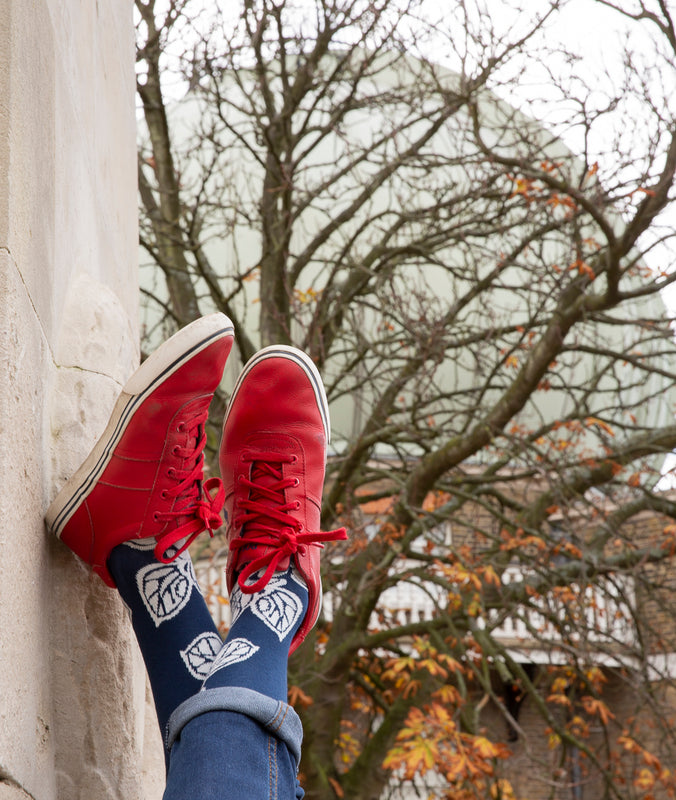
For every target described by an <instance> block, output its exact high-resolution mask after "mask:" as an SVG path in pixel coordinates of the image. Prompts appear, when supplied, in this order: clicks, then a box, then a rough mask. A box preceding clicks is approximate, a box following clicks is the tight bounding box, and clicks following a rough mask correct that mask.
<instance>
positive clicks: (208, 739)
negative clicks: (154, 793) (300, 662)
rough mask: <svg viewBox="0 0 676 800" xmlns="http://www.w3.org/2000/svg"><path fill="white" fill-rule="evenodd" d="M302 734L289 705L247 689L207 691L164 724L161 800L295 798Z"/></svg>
mask: <svg viewBox="0 0 676 800" xmlns="http://www.w3.org/2000/svg"><path fill="white" fill-rule="evenodd" d="M302 739H303V729H302V726H301V723H300V719H299V718H298V715H297V714H296V712H295V711H294V710H293V708H292V707H291V706H289V705H287V704H286V703H282V702H280V701H278V700H274V699H273V698H271V697H266V696H265V695H262V694H259V693H258V692H254V691H252V690H251V689H243V688H238V687H226V688H221V689H207V690H206V691H203V692H199V693H198V694H196V695H193V696H192V697H189V698H188V699H187V700H186V701H185V702H183V703H182V704H181V705H180V706H179V707H178V708H177V709H176V710H175V711H174V713H173V714H172V715H171V717H170V718H169V722H168V723H167V731H166V740H165V745H166V748H167V750H168V751H169V753H170V755H169V770H168V773H167V788H166V789H165V792H164V796H163V800H294V799H296V800H300V798H302V797H303V796H304V792H303V790H302V789H301V787H300V784H299V783H298V778H297V772H298V762H299V761H300V746H301V742H302Z"/></svg>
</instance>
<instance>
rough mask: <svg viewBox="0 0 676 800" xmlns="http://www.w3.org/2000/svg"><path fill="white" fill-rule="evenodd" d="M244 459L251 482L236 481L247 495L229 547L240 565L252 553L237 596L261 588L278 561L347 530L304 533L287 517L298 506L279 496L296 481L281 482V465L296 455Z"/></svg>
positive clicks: (240, 505) (342, 535)
mask: <svg viewBox="0 0 676 800" xmlns="http://www.w3.org/2000/svg"><path fill="white" fill-rule="evenodd" d="M244 460H245V461H250V462H253V468H252V471H251V478H250V479H249V478H244V477H242V478H240V488H244V489H249V496H248V497H247V498H245V499H243V500H240V501H239V502H238V506H237V507H238V511H241V512H243V513H238V515H237V517H235V519H234V520H233V525H234V527H235V528H236V529H239V528H242V533H241V535H240V536H239V537H238V538H236V539H233V540H232V541H231V542H230V550H231V551H232V553H233V555H236V557H237V558H238V560H240V561H241V560H242V555H241V554H242V551H243V550H246V549H247V548H251V549H253V548H255V550H254V554H253V558H252V559H251V560H250V561H249V562H248V563H247V564H246V566H245V567H244V569H243V570H242V571H241V572H240V574H239V577H238V579H237V582H238V584H239V587H240V589H241V590H242V591H243V592H245V593H246V594H253V593H254V592H259V591H261V589H263V588H264V587H265V586H266V585H267V583H268V581H269V580H270V578H271V577H272V576H273V575H274V573H275V570H276V569H277V565H278V564H279V562H280V561H282V560H283V559H286V558H290V557H291V556H293V555H295V554H296V553H299V554H300V555H305V553H306V552H307V548H308V547H312V546H315V547H323V543H324V542H328V541H338V540H344V539H347V531H346V530H345V528H338V529H337V530H334V531H327V532H325V533H324V532H321V531H304V530H303V526H302V524H301V523H300V522H299V521H298V519H296V517H294V516H293V513H292V512H294V511H298V510H299V509H300V502H299V501H297V500H295V501H290V502H286V501H285V496H284V491H285V489H289V488H291V487H293V486H298V478H294V477H291V476H288V477H285V476H284V468H283V465H284V464H292V463H294V462H295V461H296V456H283V455H280V454H279V453H257V454H256V456H255V458H254V457H253V456H251V457H249V458H248V457H247V456H246V455H245V457H244ZM244 528H246V530H244ZM261 550H262V552H260V551H261ZM244 558H246V556H244ZM262 569H264V570H265V571H264V573H263V575H261V576H260V577H259V578H258V580H256V581H255V582H254V583H251V584H250V583H247V581H248V579H249V578H250V577H251V575H253V573H255V572H258V571H259V570H262Z"/></svg>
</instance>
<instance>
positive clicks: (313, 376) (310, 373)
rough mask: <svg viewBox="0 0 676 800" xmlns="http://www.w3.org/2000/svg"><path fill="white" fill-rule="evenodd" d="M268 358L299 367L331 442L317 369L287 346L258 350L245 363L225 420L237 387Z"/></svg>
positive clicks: (305, 356)
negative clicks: (308, 383) (279, 359)
mask: <svg viewBox="0 0 676 800" xmlns="http://www.w3.org/2000/svg"><path fill="white" fill-rule="evenodd" d="M268 358H286V359H288V360H289V361H293V362H294V363H295V364H298V366H299V367H301V369H302V370H303V371H304V372H305V374H306V375H307V377H308V380H309V381H310V384H311V386H312V388H313V390H314V393H315V398H316V400H317V406H318V408H319V413H320V414H321V418H322V423H323V425H324V434H325V435H326V442H327V444H328V443H329V442H330V441H331V420H330V418H329V401H328V400H327V398H326V391H325V389H324V384H323V383H322V379H321V376H320V374H319V371H318V369H317V367H316V366H315V365H314V362H313V361H312V359H311V358H310V357H309V356H308V355H307V354H306V353H304V352H303V351H302V350H298V349H297V348H295V347H289V346H288V345H285V344H275V345H271V346H270V347H264V348H263V349H262V350H259V351H258V352H257V353H256V354H255V355H254V356H252V357H251V358H250V359H249V360H248V361H247V363H246V364H245V365H244V369H243V370H242V372H241V373H240V376H239V378H238V379H237V383H236V384H235V388H234V389H233V390H232V394H231V395H230V402H229V403H228V408H227V409H226V412H225V420H227V418H228V414H229V412H230V407H231V406H232V404H233V402H234V399H235V397H236V395H237V392H238V391H239V387H240V385H241V383H242V381H243V380H244V378H245V377H246V376H247V375H248V373H249V372H250V371H251V370H252V369H253V368H254V367H255V366H256V365H257V364H260V362H261V361H265V360H266V359H268ZM225 420H224V422H223V425H224V426H225Z"/></svg>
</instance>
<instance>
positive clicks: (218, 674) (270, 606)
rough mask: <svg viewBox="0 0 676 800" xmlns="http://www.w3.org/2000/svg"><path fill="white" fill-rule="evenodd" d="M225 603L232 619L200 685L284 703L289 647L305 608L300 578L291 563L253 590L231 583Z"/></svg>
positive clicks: (286, 692)
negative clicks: (251, 692)
mask: <svg viewBox="0 0 676 800" xmlns="http://www.w3.org/2000/svg"><path fill="white" fill-rule="evenodd" d="M251 580H252V582H253V580H254V577H252V579H251ZM230 607H231V609H232V615H233V621H232V624H231V627H230V630H229V632H228V635H227V637H226V640H225V644H224V645H223V649H222V650H221V652H220V653H219V654H218V656H217V657H216V660H215V661H214V663H213V664H212V666H211V672H210V674H209V677H208V678H207V679H206V681H205V682H204V689H214V688H217V687H222V686H241V687H244V688H247V689H253V690H254V691H256V692H260V693H261V694H264V695H267V696H268V697H273V698H274V699H276V700H282V701H284V702H286V700H287V696H288V687H287V662H288V659H289V648H290V646H291V641H292V639H293V636H294V634H295V632H296V631H297V630H298V628H299V627H300V624H301V622H302V621H303V619H304V618H305V614H306V612H307V608H308V590H307V586H306V585H305V581H304V580H303V579H302V578H301V577H300V576H299V573H298V571H297V569H296V567H295V566H294V565H293V563H292V565H291V566H290V567H289V569H288V570H287V571H286V572H276V573H275V574H274V575H273V576H272V578H271V579H270V581H269V582H268V584H267V585H266V586H265V588H264V589H263V590H262V591H260V592H256V593H255V594H245V593H244V592H242V590H241V589H240V588H239V586H237V585H236V586H235V588H234V589H233V591H232V594H231V595H230Z"/></svg>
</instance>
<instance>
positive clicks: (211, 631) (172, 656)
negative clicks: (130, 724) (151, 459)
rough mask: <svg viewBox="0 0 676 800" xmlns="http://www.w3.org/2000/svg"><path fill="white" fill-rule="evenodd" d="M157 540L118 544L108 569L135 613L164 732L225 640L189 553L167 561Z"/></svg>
mask: <svg viewBox="0 0 676 800" xmlns="http://www.w3.org/2000/svg"><path fill="white" fill-rule="evenodd" d="M155 544H156V542H155V540H154V539H149V540H136V541H133V542H126V543H125V544H121V545H118V546H117V547H116V548H114V550H113V551H112V553H111V554H110V557H109V559H108V569H109V570H110V574H111V575H112V576H113V578H114V580H115V582H116V583H117V588H118V590H119V592H120V595H121V597H122V600H123V601H124V603H125V605H126V606H127V608H128V609H129V611H130V613H131V621H132V625H133V627H134V633H135V634H136V639H137V641H138V644H139V647H140V648H141V653H142V655H143V660H144V661H145V665H146V669H147V671H148V677H149V678H150V686H151V688H152V691H153V699H154V701H155V708H156V710H157V719H158V722H159V724H160V730H161V731H162V733H163V734H164V728H165V725H166V723H167V720H168V719H169V716H170V715H171V712H172V711H173V710H174V709H175V708H176V707H177V706H178V705H180V704H181V703H182V702H183V701H184V700H187V698H188V697H191V696H192V695H194V694H196V693H197V692H198V691H199V690H200V687H201V686H202V682H203V681H204V679H205V677H206V676H207V675H208V674H209V670H210V668H211V664H212V662H213V661H214V659H215V657H216V655H217V654H218V652H219V651H220V650H221V647H222V646H223V640H222V638H221V636H220V635H219V633H218V630H217V628H216V626H215V624H214V622H213V620H212V618H211V614H210V613H209V609H208V608H207V605H206V602H205V600H204V597H203V596H202V593H201V592H200V590H199V587H198V585H197V581H196V579H195V572H194V570H193V566H192V561H191V559H190V556H189V555H188V553H187V552H186V553H183V554H181V555H180V556H179V557H178V558H177V559H176V560H175V561H172V562H171V563H170V564H163V563H161V562H159V561H157V559H156V558H155V555H154V553H153V549H154V546H155Z"/></svg>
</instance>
